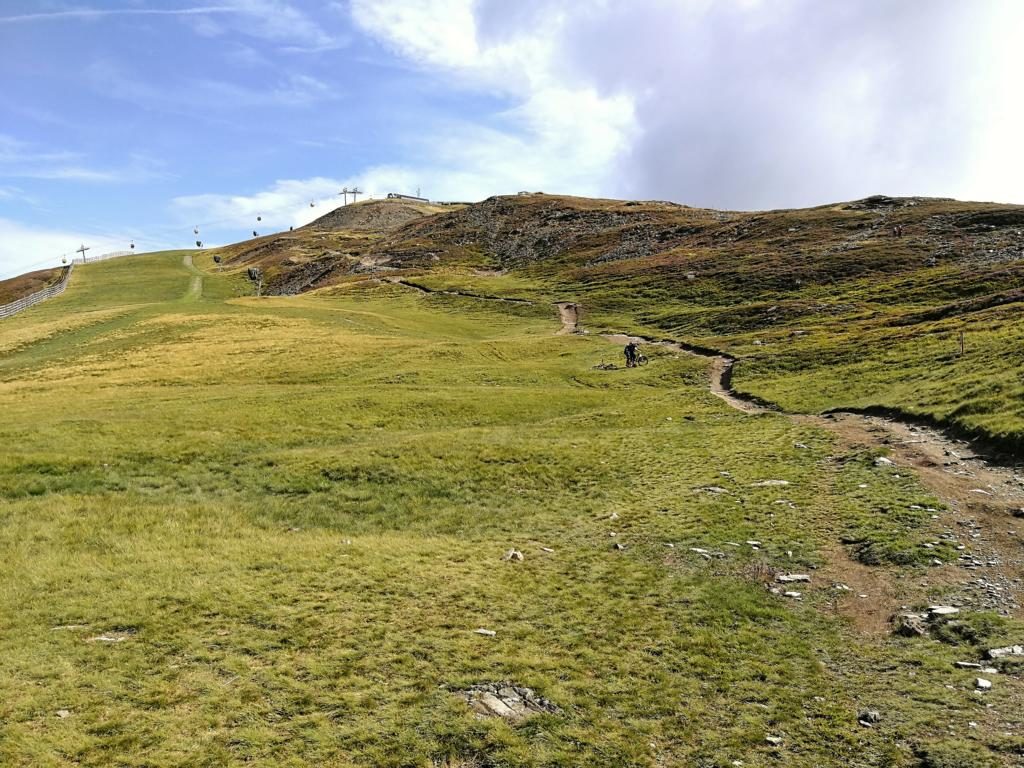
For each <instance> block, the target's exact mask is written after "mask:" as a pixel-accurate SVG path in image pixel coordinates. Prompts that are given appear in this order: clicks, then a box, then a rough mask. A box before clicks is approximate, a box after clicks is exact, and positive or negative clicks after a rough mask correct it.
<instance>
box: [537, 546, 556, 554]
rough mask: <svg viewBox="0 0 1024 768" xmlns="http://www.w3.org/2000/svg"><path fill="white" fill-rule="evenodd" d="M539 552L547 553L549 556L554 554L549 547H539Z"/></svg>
mask: <svg viewBox="0 0 1024 768" xmlns="http://www.w3.org/2000/svg"><path fill="white" fill-rule="evenodd" d="M540 551H541V552H547V553H548V554H549V555H550V554H551V553H552V552H554V551H555V550H553V549H552V548H551V547H541V548H540Z"/></svg>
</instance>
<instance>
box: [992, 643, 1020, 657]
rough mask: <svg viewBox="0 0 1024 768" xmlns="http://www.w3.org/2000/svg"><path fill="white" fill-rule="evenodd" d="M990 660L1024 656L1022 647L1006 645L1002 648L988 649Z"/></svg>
mask: <svg viewBox="0 0 1024 768" xmlns="http://www.w3.org/2000/svg"><path fill="white" fill-rule="evenodd" d="M987 655H988V657H989V658H990V659H1003V658H1006V657H1007V656H1024V645H1007V646H1005V647H1003V648H989V650H988V654H987Z"/></svg>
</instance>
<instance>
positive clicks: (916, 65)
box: [0, 0, 1024, 277]
mask: <svg viewBox="0 0 1024 768" xmlns="http://www.w3.org/2000/svg"><path fill="white" fill-rule="evenodd" d="M1022 5H1024V4H1020V3H1016V2H1014V0H963V1H962V2H954V1H953V0H928V1H927V2H925V0H905V1H901V2H896V1H895V0H862V2H860V3H845V4H844V3H835V4H832V3H824V4H823V3H820V2H816V0H771V2H769V1H768V0H731V1H730V0H721V1H718V2H711V1H710V0H631V2H629V3H622V2H612V0H517V2H515V3H511V2H505V1H504V0H339V1H336V2H312V0H0V93H2V94H3V98H2V99H0V277H3V276H9V275H11V274H16V273H18V272H21V271H24V270H25V269H27V268H30V267H35V266H46V265H49V264H52V263H54V262H55V261H59V259H60V256H61V253H62V252H67V251H70V250H72V249H73V247H75V246H77V244H78V243H79V242H83V241H84V242H86V244H87V245H90V246H92V247H93V248H94V252H103V251H109V250H119V249H122V248H125V247H127V245H128V243H129V241H131V240H134V241H135V243H136V244H137V248H138V249H139V250H146V249H153V248H163V247H185V246H188V245H189V244H190V243H191V242H192V241H193V240H194V237H193V235H192V228H193V225H196V224H198V225H199V226H200V228H201V237H202V239H203V240H204V242H206V243H207V244H215V243H223V242H230V241H234V240H237V239H241V238H243V237H245V236H247V235H251V231H252V230H253V229H254V228H255V229H258V230H259V231H261V233H262V232H266V231H270V230H272V229H287V227H288V226H291V225H299V224H302V223H305V222H306V221H309V220H310V219H311V218H313V217H315V216H316V215H320V214H322V213H324V212H325V211H326V210H328V209H329V208H330V207H333V206H334V205H337V204H340V202H341V198H340V197H339V196H338V194H337V193H338V191H340V189H341V188H342V187H343V186H355V185H359V186H360V187H361V188H362V189H363V190H365V192H366V193H367V194H373V195H378V196H379V195H383V194H386V193H387V192H389V191H402V192H415V190H416V189H417V188H422V190H423V193H424V194H425V195H428V196H430V197H432V198H435V199H458V200H476V199H481V198H483V197H486V196H488V195H491V194H503V193H510V192H515V191H518V190H519V189H524V188H525V189H535V190H537V189H542V190H544V191H551V192H555V191H557V192H567V193H576V194H584V195H605V196H621V197H640V198H662V199H674V200H678V201H680V202H685V203H689V204H694V205H708V206H715V207H727V208H748V209H749V208H766V207H782V206H796V205H810V204H817V203H824V202H830V201H834V200H841V199H851V198H854V197H859V196H864V195H866V194H872V193H876V192H886V193H890V194H927V195H942V196H955V197H961V198H971V199H987V200H993V199H995V200H1002V201H1008V202H1020V203H1024V182H1022V179H1024V162H1022V160H1021V152H1020V149H1019V144H1020V142H1019V138H1018V135H1019V128H1020V125H1022V124H1024V112H1022V110H1021V107H1020V105H1019V103H1018V102H1019V98H1018V97H1017V96H1016V95H1015V94H1016V92H1017V89H1016V82H1015V80H1016V77H1017V74H1016V73H1019V72H1020V71H1022V69H1024V58H1022V55H1021V53H1020V46H1019V44H1018V43H1017V42H1016V41H1017V40H1019V39H1020V37H1021V35H1022V34H1024V25H1022V21H1024V11H1022V10H1021V6H1022ZM311 201H312V202H314V203H315V204H316V205H315V207H312V208H311V207H310V205H309V203H310V202H311ZM256 216H261V217H262V219H263V221H262V222H259V223H258V224H257V222H256Z"/></svg>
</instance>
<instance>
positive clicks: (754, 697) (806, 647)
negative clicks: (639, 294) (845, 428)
mask: <svg viewBox="0 0 1024 768" xmlns="http://www.w3.org/2000/svg"><path fill="white" fill-rule="evenodd" d="M195 258H196V265H195V266H191V260H192V255H191V254H189V253H184V252H169V253H160V254H152V255H145V256H138V257H130V258H122V259H115V260H111V261H107V262H102V263H97V264H92V265H87V266H85V267H81V268H76V270H75V273H74V276H73V279H72V281H71V284H70V286H69V288H68V290H67V292H66V293H65V294H64V295H63V296H61V297H59V298H57V299H54V300H51V301H48V302H45V303H43V304H41V305H39V306H37V307H35V308H33V309H31V310H29V311H27V312H25V313H23V314H21V315H18V316H16V317H14V318H12V319H10V320H7V321H3V322H2V323H0V413H2V420H0V444H2V445H3V446H4V450H3V451H2V452H0V561H2V562H3V568H2V569H0V764H2V765H5V766H7V765H10V766H26V767H27V766H32V767H33V768H35V767H36V766H47V767H49V766H54V767H57V766H139V767H141V766H147V767H154V768H155V767H157V766H159V767H161V768H163V767H169V766H232V765H260V766H306V765H310V766H393V767H395V768H397V767H399V766H402V767H405V766H408V767H409V768H413V767H416V768H434V767H436V766H449V767H450V768H457V767H458V768H472V767H479V768H483V767H484V766H510V767H511V766H702V767H705V766H706V767H709V768H710V767H715V768H718V767H721V768H726V767H728V766H740V765H742V766H746V767H747V768H753V767H757V766H787V767H790V766H793V767H796V768H812V767H814V766H832V765H843V766H879V767H882V766H897V767H904V768H929V767H930V768H957V767H961V768H978V767H981V766H1013V765H1019V762H1015V761H1019V760H1020V759H1022V758H1021V755H1022V754H1024V738H1022V737H1021V736H1020V735H1012V734H1020V733H1021V732H1022V731H1021V726H1022V720H1024V709H1022V707H1021V706H1020V704H1021V694H1022V692H1024V689H1022V687H1021V685H1020V682H1019V681H1018V680H1016V679H1012V678H1010V677H1006V678H1005V679H1001V680H1000V683H999V685H997V686H996V687H995V689H994V690H993V691H991V692H990V693H988V694H986V695H985V696H984V697H981V696H979V695H978V694H976V693H975V692H974V690H973V683H972V681H973V678H974V675H973V674H972V673H971V672H970V671H969V670H958V669H956V668H955V667H954V665H953V662H954V661H956V660H959V659H962V658H967V657H971V658H973V657H974V655H976V654H977V653H978V650H979V649H980V648H982V647H987V645H986V644H989V643H992V644H1000V643H1005V642H1010V641H1013V640H1015V639H1017V641H1018V642H1019V637H1020V629H1021V627H1020V625H1019V624H1018V623H1015V622H1013V621H1011V620H1008V619H1002V618H999V617H994V616H987V615H984V614H979V615H975V616H971V617H969V619H968V621H969V622H970V627H971V629H972V631H971V633H970V634H969V636H966V635H964V636H957V637H955V638H953V639H951V640H948V641H944V640H941V639H930V638H915V639H906V638H896V637H892V636H889V635H888V634H887V633H882V634H879V633H871V632H865V631H863V630H862V629H860V628H858V627H857V626H856V625H855V622H854V621H853V620H852V619H850V618H849V617H848V613H849V612H848V611H845V610H844V606H845V607H849V606H848V605H847V604H849V603H856V601H857V600H858V599H859V598H858V597H857V595H856V594H853V593H847V592H843V591H841V590H837V589H835V585H834V584H833V582H832V581H831V580H830V579H826V578H825V576H820V577H819V575H818V574H819V573H822V574H823V573H830V574H836V575H838V577H841V576H842V574H843V572H844V570H843V569H844V568H852V567H854V566H853V565H852V564H853V563H854V560H855V559H857V558H859V559H860V561H861V562H863V563H869V564H870V565H871V567H872V568H876V569H878V570H879V572H880V573H884V574H886V575H887V576H889V577H891V578H893V579H904V580H906V581H908V582H911V581H913V582H915V583H917V582H923V581H927V576H928V563H929V561H930V560H931V559H932V558H936V557H939V558H945V559H953V558H955V556H956V553H955V552H953V551H947V550H945V549H943V548H942V547H938V548H935V549H924V548H923V547H922V544H923V543H925V542H930V541H933V540H934V539H935V536H936V525H937V523H936V522H935V521H934V520H933V519H932V516H931V514H930V513H929V512H928V511H927V508H929V507H930V508H933V509H935V508H941V503H940V502H939V501H938V500H937V499H935V498H933V497H931V496H930V495H929V494H928V492H927V491H925V490H924V489H923V488H922V486H921V485H920V484H919V483H918V481H917V480H916V478H915V477H913V476H912V474H908V473H906V472H903V473H896V472H894V471H893V470H892V469H891V468H886V467H879V466H876V465H875V463H874V461H873V459H874V458H875V455H876V454H875V453H872V452H867V451H861V452H844V449H843V448H841V447H840V446H839V445H837V444H836V442H835V441H834V438H833V437H832V435H831V433H829V432H825V431H821V430H818V429H815V428H813V427H811V426H806V425H799V424H795V423H794V422H792V421H790V420H789V419H787V418H786V417H784V416H781V415H772V414H766V415H748V414H743V413H739V412H737V411H734V410H732V409H730V408H729V407H728V406H727V405H726V404H725V403H723V402H722V401H720V400H719V399H717V398H715V397H714V396H712V395H711V394H710V393H709V392H708V375H709V374H708V366H707V361H706V360H703V359H700V358H696V357H692V356H687V355H678V354H675V353H671V352H668V351H666V350H659V349H656V348H651V349H649V350H647V351H648V352H649V354H650V355H651V357H652V362H651V364H650V365H648V366H646V367H645V368H642V369H638V370H625V369H622V368H621V367H619V368H618V369H616V370H599V369H595V367H594V366H595V365H597V364H598V363H600V362H602V361H603V360H605V361H613V362H615V363H619V357H620V350H619V349H618V348H616V347H613V346H611V345H610V344H609V343H608V342H606V341H604V340H602V339H601V338H599V337H597V336H593V335H591V336H556V335H555V332H556V331H557V330H558V327H559V325H558V318H557V312H556V311H555V309H554V307H552V306H550V305H549V304H548V303H547V302H546V301H536V302H535V303H533V304H512V303H503V302H495V301H481V300H476V299H472V298H465V297H459V296H451V295H444V294H423V293H420V292H418V291H415V290H412V289H410V288H407V287H403V286H400V285H391V284H387V283H376V282H373V281H363V282H356V283H350V284H343V285H338V286H335V287H333V288H329V289H325V290H321V291H318V292H315V293H312V294H307V295H302V296H298V297H281V298H261V299H257V298H255V297H252V296H251V295H250V294H251V288H250V286H249V284H248V282H247V281H245V280H244V279H243V278H242V277H240V276H239V275H237V274H234V273H224V274H221V273H219V272H218V271H217V270H216V268H215V267H214V265H213V264H212V263H210V262H209V261H207V260H206V259H204V258H202V257H200V256H198V255H196V257H195ZM466 279H467V280H469V278H466ZM517 280H518V281H519V282H516V283H515V284H509V285H508V286H507V290H508V293H509V294H510V295H522V292H523V291H526V292H527V293H528V292H529V291H531V290H533V288H532V287H531V286H532V285H533V284H532V283H530V281H529V278H526V277H522V278H517ZM492 292H493V291H492ZM536 295H537V296H539V295H540V294H539V293H538V294H536ZM605 317H606V321H605V322H606V323H610V322H612V321H614V320H615V318H616V315H615V314H614V312H613V310H612V309H608V310H607V311H606V316H605ZM637 325H638V326H643V325H644V323H643V322H638V323H637ZM653 325H654V324H648V327H653ZM1005 333H1006V334H1007V339H1016V335H1015V334H1016V331H1013V330H1012V329H1006V331H1005ZM932 338H933V339H934V340H935V341H934V342H928V343H934V344H935V345H936V347H937V346H938V345H939V343H940V341H939V340H940V339H941V344H942V345H945V346H948V343H947V341H948V340H947V339H946V337H945V336H941V337H940V336H934V337H932ZM737 343H738V342H737ZM828 343H829V344H831V345H833V346H834V349H832V351H831V352H830V354H834V355H839V354H841V352H842V346H843V342H842V339H835V340H832V341H830V342H828ZM865 343H866V342H865ZM800 344H807V345H810V344H811V341H806V342H800ZM906 344H907V345H910V346H909V347H908V350H911V351H909V352H908V353H907V354H911V353H912V352H913V350H920V355H921V359H922V360H924V359H925V357H926V356H927V354H929V350H928V349H926V348H925V347H924V346H921V345H924V344H926V342H925V341H921V340H920V339H918V338H915V339H911V340H908V341H906ZM915 345H917V346H915ZM911 348H912V349H911ZM998 348H999V347H998V345H996V344H995V343H994V342H993V343H992V344H988V343H987V342H986V343H985V344H984V345H981V346H980V347H979V349H978V351H977V352H976V353H975V354H977V355H979V356H981V355H993V354H996V353H997V350H998ZM801 349H802V347H801V346H799V345H797V346H793V347H792V348H789V352H788V353H787V354H788V355H789V357H783V358H780V359H778V360H777V361H776V362H771V363H769V362H767V361H765V362H760V363H756V364H753V363H752V364H750V365H751V367H750V369H749V370H750V379H749V380H750V381H751V386H753V383H756V382H763V384H761V386H762V387H763V388H762V389H760V390H758V393H759V394H761V393H762V392H763V393H765V394H766V395H767V396H769V397H771V398H772V399H778V400H779V401H780V402H784V403H786V404H793V405H794V406H797V407H801V408H806V409H809V410H814V409H818V408H819V407H821V406H822V405H824V404H826V401H827V398H825V397H824V396H823V395H820V394H801V393H800V387H799V382H800V379H799V375H798V376H797V378H786V379H785V382H789V383H783V382H782V380H780V379H776V378H774V377H775V375H776V373H777V372H778V371H780V370H783V369H785V368H786V367H787V366H788V365H790V363H789V362H787V361H790V360H792V359H793V358H794V356H795V357H798V356H799V355H800V354H802V352H801ZM816 349H817V352H816V354H819V355H820V354H823V353H822V352H821V346H820V345H819V346H818V347H816ZM900 354H902V352H901V353H900ZM914 354H916V353H914ZM915 359H916V358H915ZM851 365H854V363H851ZM792 366H793V367H794V368H796V367H800V366H799V365H798V364H797V363H793V364H792ZM837 370H838V369H837ZM879 370H880V371H881V372H880V373H877V374H873V375H877V376H879V377H881V376H883V374H884V370H885V369H884V368H883V369H879ZM839 375H840V376H846V375H848V371H847V372H846V373H842V372H841V373H840V374H839ZM970 375H978V374H977V373H976V372H975V373H972V374H970ZM746 380H747V379H746V378H745V377H738V381H739V383H740V384H744V383H745V382H746ZM908 386H910V384H908ZM914 388H915V391H918V392H927V391H928V387H927V383H926V382H925V383H918V384H916V385H914ZM936 398H939V395H936V397H935V398H933V400H935V399H936ZM929 402H931V401H929ZM950 407H952V405H951V406H950ZM765 481H785V483H786V484H785V485H783V484H781V483H774V484H765ZM749 541H756V542H759V544H758V545H757V546H756V547H754V546H751V545H749V544H748V543H747V542H749ZM841 541H856V542H857V543H858V544H857V547H858V548H857V549H856V551H854V550H852V549H849V548H844V546H843V545H842V544H841V543H840V542H841ZM615 545H620V546H621V549H620V548H617V547H616V546H615ZM670 545H671V546H670ZM513 548H514V549H517V550H520V551H521V552H522V553H523V556H524V558H523V561H522V562H507V561H505V560H504V559H503V556H504V554H505V553H506V552H507V551H508V550H509V549H513ZM691 548H698V549H701V550H706V551H707V553H708V554H707V557H705V555H704V554H702V553H700V552H694V551H692V550H691ZM857 565H858V567H861V566H860V564H859V563H858V564H857ZM776 572H801V573H808V574H811V576H812V583H811V584H810V585H799V587H798V588H799V589H800V590H801V591H802V592H803V594H802V596H801V599H800V600H795V599H790V598H786V597H783V596H781V595H778V594H773V593H771V592H770V591H769V590H768V589H767V588H766V586H767V584H766V582H770V581H771V579H772V576H773V574H774V573H776ZM929 589H931V588H930V587H929V588H924V587H922V595H925V594H928V596H930V597H931V598H932V599H940V598H941V596H942V594H941V590H940V588H939V587H937V586H936V587H935V590H936V591H935V592H931V593H930V592H929V591H928V590H929ZM922 599H923V598H922ZM480 628H484V629H489V630H492V631H493V632H494V633H495V634H494V636H485V635H481V634H477V633H476V630H477V629H480ZM500 681H512V682H514V683H516V684H518V685H523V686H528V687H530V688H532V689H534V690H535V691H536V692H537V693H538V694H540V695H542V696H544V697H546V698H548V699H550V700H551V701H553V702H554V703H555V704H557V706H558V707H559V708H560V710H561V712H560V713H553V714H549V713H545V714H539V715H535V716H533V717H530V718H528V719H526V720H524V721H522V722H519V723H508V722H505V721H502V720H498V719H482V718H480V717H479V716H477V715H475V714H474V713H473V712H471V711H470V709H469V707H468V706H467V704H466V703H465V702H464V701H463V700H462V699H460V698H459V697H458V696H457V695H456V692H458V691H460V690H463V689H466V688H469V687H470V686H473V685H476V684H481V683H489V682H500ZM864 709H874V710H878V711H879V712H880V713H882V719H881V721H880V722H879V723H877V724H876V725H874V726H873V727H870V728H868V727H864V726H862V725H859V724H858V722H857V720H858V713H859V712H860V711H862V710H864ZM972 723H973V724H974V725H972ZM768 737H772V738H771V742H775V743H771V742H770V741H769V740H768ZM776 739H777V741H776Z"/></svg>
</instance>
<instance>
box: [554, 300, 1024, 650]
mask: <svg viewBox="0 0 1024 768" xmlns="http://www.w3.org/2000/svg"><path fill="white" fill-rule="evenodd" d="M556 306H557V307H558V312H559V317H560V319H561V323H562V326H561V329H560V330H559V331H558V333H559V334H568V333H582V332H583V331H582V329H581V327H580V312H579V306H578V305H576V304H573V303H569V302H560V303H558V304H557V305H556ZM602 338H604V339H607V340H608V341H610V342H612V343H615V344H620V345H625V344H626V343H627V342H629V341H633V342H636V343H637V344H645V345H648V346H658V347H663V348H667V349H672V350H675V351H677V352H685V353H687V354H691V355H696V356H698V357H702V358H705V359H709V360H710V361H711V369H710V384H709V389H710V391H711V394H713V395H715V396H716V397H718V398H720V399H721V400H723V401H725V402H726V403H727V404H728V405H730V406H731V407H732V408H734V409H736V410H737V411H741V412H743V413H745V414H775V415H777V416H779V417H782V418H788V419H791V420H792V421H794V422H796V423H799V424H810V425H813V426H815V427H819V428H824V429H828V430H829V431H831V432H833V433H834V434H836V435H837V437H838V439H839V443H840V444H841V445H842V446H843V448H844V449H846V450H855V449H858V448H868V449H877V448H880V447H881V448H885V449H887V450H888V452H889V455H890V457H891V460H892V461H893V462H894V463H895V466H894V468H893V471H894V472H898V471H899V467H903V466H909V467H913V468H914V470H915V471H916V472H917V474H918V476H919V478H920V479H921V481H922V483H923V484H924V485H925V486H926V487H927V488H928V489H929V490H930V491H931V492H932V493H934V494H935V495H936V496H937V497H939V498H940V499H942V500H943V502H944V503H945V504H946V505H947V506H948V507H949V512H947V513H945V514H943V515H941V516H939V515H936V516H935V525H934V528H936V529H937V531H936V533H937V535H941V534H940V533H939V532H938V531H939V530H941V529H943V528H944V529H945V530H952V531H954V534H955V535H957V536H958V537H959V538H960V540H963V541H966V542H967V543H968V544H969V547H970V549H969V551H967V550H965V551H964V554H963V555H962V556H961V559H960V561H959V562H956V563H948V564H946V565H943V566H941V567H935V568H932V569H930V570H929V579H925V580H924V581H923V582H922V583H921V584H920V585H917V586H912V585H910V584H909V583H907V582H906V581H902V580H901V579H900V578H895V577H893V576H892V575H890V574H888V573H887V572H886V571H885V569H881V568H879V567H876V566H865V565H863V564H861V563H858V562H855V561H853V560H851V559H850V557H849V555H848V554H847V553H846V552H845V550H844V549H843V548H842V547H839V546H836V547H834V548H833V549H832V550H831V551H829V552H827V553H826V554H827V556H828V562H827V564H826V565H825V567H824V568H822V569H821V571H819V576H820V577H822V578H823V580H827V581H829V582H841V583H844V584H847V585H848V586H849V587H850V588H851V590H852V593H854V594H866V595H868V596H869V599H867V600H854V601H849V600H847V601H845V602H843V603H842V604H841V605H840V604H838V602H837V608H838V609H839V610H840V612H842V613H844V614H846V615H848V616H849V617H850V618H851V619H852V620H853V622H854V623H855V624H856V625H857V626H858V627H859V628H860V629H862V630H864V631H867V632H873V633H883V632H886V631H887V630H888V627H889V619H890V617H891V616H892V615H893V614H894V613H896V612H898V611H899V609H900V608H901V606H902V605H903V604H907V603H910V602H914V601H920V600H921V599H922V597H923V595H922V594H915V590H917V591H919V592H922V593H927V592H928V591H929V590H930V587H929V586H928V585H929V584H934V585H935V586H936V587H939V586H940V585H941V586H942V588H943V591H945V592H948V591H949V589H950V588H954V589H956V590H959V599H960V602H961V603H962V604H964V605H967V606H973V607H976V608H984V609H995V610H998V611H1001V612H1003V613H1012V614H1016V615H1017V616H1024V579H1022V575H1024V530H1019V529H1018V526H1019V523H1018V519H1019V518H1022V517H1024V463H1022V462H1021V461H1020V460H1019V459H1014V458H1012V457H1006V456H999V457H995V458H992V457H989V456H986V455H985V453H984V451H982V450H981V449H980V448H979V447H978V446H972V445H971V444H970V443H968V442H967V441H964V440H957V439H955V438H952V437H950V436H948V435H945V434H943V433H942V432H941V431H939V430H938V429H934V428H930V427H926V426H921V425H917V424H913V423H909V422H907V421H901V420H899V419H896V418H889V417H882V416H870V415H863V414H857V413H846V412H836V413H829V414H823V415H803V414H793V413H786V412H784V411H782V410H781V409H779V408H776V407H774V406H771V405H769V404H765V403H761V402H758V401H756V400H754V399H753V398H749V397H745V396H743V395H740V394H738V393H737V392H736V391H735V390H733V388H732V382H731V379H732V369H733V365H734V363H735V362H736V361H735V359H734V358H732V357H729V356H728V355H723V354H721V353H718V352H715V351H714V350H707V349H704V348H702V347H697V346H694V345H690V344H685V343H681V342H676V341H666V340H663V341H658V340H654V339H648V338H643V337H640V336H629V335H626V334H604V335H603V336H602ZM979 575H983V576H984V578H977V576H979Z"/></svg>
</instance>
